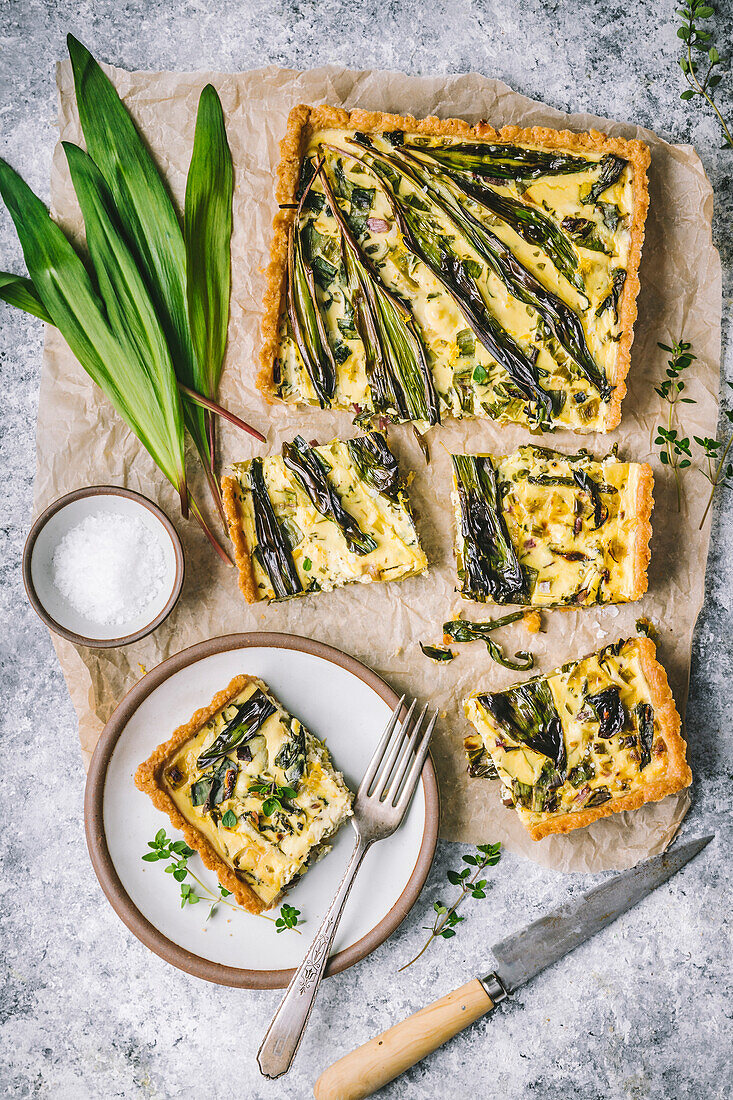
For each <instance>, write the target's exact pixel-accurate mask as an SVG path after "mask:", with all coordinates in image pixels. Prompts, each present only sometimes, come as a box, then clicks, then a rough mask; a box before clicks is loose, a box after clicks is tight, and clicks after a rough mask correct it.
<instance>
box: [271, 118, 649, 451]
mask: <svg viewBox="0 0 733 1100" xmlns="http://www.w3.org/2000/svg"><path fill="white" fill-rule="evenodd" d="M280 152H281V159H280V163H279V166H278V169H277V186H276V197H277V201H278V204H279V210H278V211H277V212H276V215H275V218H274V222H273V238H272V245H271V257H270V263H269V267H268V272H267V288H266V292H265V302H264V317H263V323H262V345H261V352H260V371H259V375H258V385H259V387H260V389H261V390H262V392H263V393H264V394H265V396H266V397H267V399H268V400H279V401H284V402H287V403H292V404H300V405H304V404H305V405H320V406H321V407H324V406H330V407H333V408H341V409H350V410H351V411H354V412H357V413H359V415H361V416H363V417H367V416H369V415H371V416H373V417H377V416H386V417H387V418H388V419H391V420H399V421H403V420H408V421H409V420H412V421H425V422H427V423H431V424H432V423H438V422H439V421H440V420H441V418H442V417H443V416H456V417H463V416H478V417H490V418H491V419H494V420H497V421H499V422H505V423H508V422H512V423H521V424H525V425H528V426H541V427H550V426H560V427H565V428H569V429H571V430H575V431H578V432H587V431H610V430H612V429H613V428H615V427H616V426H617V425H618V423H619V422H620V418H621V402H622V400H623V397H624V395H625V393H626V377H627V374H628V370H629V366H630V359H631V345H632V342H633V328H634V322H635V320H636V316H637V305H636V298H637V295H638V291H639V266H640V261H641V250H642V244H643V239H644V223H645V218H646V214H647V210H648V205H649V194H648V182H647V168H648V165H649V162H650V155H649V150H648V148H647V146H646V145H645V144H644V143H643V142H641V141H638V140H625V139H623V138H618V137H610V136H609V135H607V134H603V133H599V132H597V131H594V130H591V131H589V132H586V133H578V134H576V133H572V132H570V131H567V130H551V129H547V128H541V127H533V128H527V129H522V128H520V127H516V126H510V127H505V128H503V129H501V130H496V129H494V128H493V127H492V126H490V125H489V124H488V123H480V124H478V125H477V126H475V127H470V126H469V125H468V124H467V123H466V122H464V121H462V120H460V119H444V120H440V119H437V118H434V117H431V118H425V119H421V120H416V119H415V118H412V117H410V116H398V115H392V114H383V113H380V112H376V113H375V112H368V111H363V110H354V111H352V112H351V113H348V112H346V111H344V110H341V109H337V108H333V107H328V106H319V107H309V106H307V105H300V106H298V107H295V108H294V109H293V110H292V111H291V113H290V116H289V119H288V125H287V130H286V134H285V136H284V138H283V140H282V141H281V143H280ZM321 166H322V171H321V172H320V173H319V174H318V176H317V177H316V178H315V179H313V178H312V177H313V175H314V171H315V170H317V167H321ZM327 181H328V182H327ZM390 181H391V182H390ZM309 192H310V193H309ZM306 196H307V201H305V197H306ZM416 209H417V210H422V211H425V212H426V213H425V218H424V219H423V220H422V222H421V223H420V225H417V223H415V222H414V220H413V215H414V211H415V210H416ZM405 219H406V220H405ZM400 226H401V228H400ZM416 234H417V235H416ZM420 234H427V237H426V238H425V240H423V239H422V238H421V236H420ZM347 240H348V242H349V243H348V244H347V243H346V242H347ZM447 241H454V242H455V245H451V249H452V251H451V254H450V255H451V264H454V265H455V264H457V265H458V267H456V268H455V271H456V272H457V271H458V268H459V267H460V268H461V269H462V272H463V273H462V275H461V276H460V278H458V276H457V275H456V278H455V279H453V278H452V277H450V272H449V271H448V267H450V265H448V267H445V265H442V264H441V265H438V264H437V261H436V259H435V254H437V253H436V249H437V252H441V250H442V249H443V248H444V247H445V243H446V242H447ZM431 257H432V258H431ZM451 270H453V269H452V268H451ZM294 273H295V274H294ZM360 287H361V291H360V290H359V288H360ZM365 289H366V292H367V297H368V298H369V301H368V302H367V301H363V300H362V301H361V304H360V305H359V306H358V308H357V309H356V311H355V310H354V303H355V302H356V301H357V299H361V298H363V295H362V293H361V292H362V291H364V290H365ZM390 302H391V305H390ZM395 309H396V311H397V313H398V314H402V315H403V317H402V320H400V319H399V318H397V319H396V318H395V316H394V312H395ZM355 312H356V314H357V324H356V325H354V323H353V315H354V313H355ZM387 315H390V319H389V325H387V326H386V327H385V326H384V325H383V324H382V322H383V321H385V318H386V317H387ZM380 318H381V320H380ZM405 322H406V323H405ZM375 324H376V325H377V328H376V329H375V328H374V326H375ZM390 328H391V330H392V334H391V335H390V334H389V332H388V329H390ZM398 330H400V331H399V341H398V342H397V343H395V342H394V340H393V337H394V335H395V333H396V332H397V331H398ZM376 331H378V335H379V343H380V344H381V346H382V356H381V358H382V361H383V363H384V364H386V367H387V373H388V374H389V373H394V371H393V368H394V365H395V354H396V349H397V344H398V343H399V345H400V348H401V351H400V355H404V354H405V352H409V355H408V356H407V359H406V360H405V362H406V363H409V370H408V371H407V372H405V370H403V366H404V363H403V364H401V365H400V367H399V370H398V371H397V372H396V376H395V377H394V378H392V380H391V382H390V385H389V386H387V387H385V386H384V384H383V379H377V380H376V384H373V382H374V377H373V374H372V372H371V368H370V364H371V363H373V361H374V349H375V347H376V346H377V345H376V344H375V343H374V340H373V336H374V333H375V332H376ZM365 333H366V334H367V335H365ZM392 344H393V345H394V346H393V347H391V350H390V345H392ZM538 356H539V358H538ZM379 358H380V356H377V359H379ZM319 361H320V363H321V367H320V368H319V367H318V366H317V364H318V363H319ZM324 364H325V366H324ZM326 367H327V370H326V369H325V368H326ZM324 371H325V374H324V373H323V372H324ZM417 374H420V375H421V379H420V385H419V386H416V385H415V377H416V375H417ZM540 379H543V382H542V385H540ZM419 390H424V392H423V393H419V392H418V391H419Z"/></svg>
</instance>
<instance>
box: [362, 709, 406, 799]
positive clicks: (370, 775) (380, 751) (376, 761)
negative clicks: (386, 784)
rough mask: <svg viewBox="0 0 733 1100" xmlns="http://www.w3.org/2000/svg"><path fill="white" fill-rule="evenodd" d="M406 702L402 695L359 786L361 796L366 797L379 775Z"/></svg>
mask: <svg viewBox="0 0 733 1100" xmlns="http://www.w3.org/2000/svg"><path fill="white" fill-rule="evenodd" d="M404 701H405V697H404V695H402V696H401V697H400V699H399V700H398V701H397V705H396V707H395V708H394V710H393V711H392V717H391V718H390V720H389V722H388V723H387V728H386V729H385V731H384V733H383V734H382V738H381V740H380V742H379V744H378V745H377V747H376V749H375V750H374V754H373V756H372V758H371V760H370V761H369V765H368V767H367V770H366V771H365V772H364V778H363V779H362V781H361V785H360V786H359V794H361V795H365V794H366V793H367V791H368V790H369V786H370V784H371V782H372V780H373V779H374V776H375V775H376V774H377V768H378V767H379V765H380V764H381V762H382V757H383V756H384V753H385V750H386V748H387V745H388V744H389V741H390V738H391V737H392V732H393V730H394V728H395V725H396V724H397V719H398V717H399V713H400V711H401V710H402V704H403V703H404Z"/></svg>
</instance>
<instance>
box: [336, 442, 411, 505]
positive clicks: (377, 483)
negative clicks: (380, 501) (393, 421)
mask: <svg viewBox="0 0 733 1100" xmlns="http://www.w3.org/2000/svg"><path fill="white" fill-rule="evenodd" d="M346 446H347V449H348V452H349V457H350V458H351V461H352V462H353V463H354V465H355V466H356V468H357V470H358V471H359V476H360V477H361V478H362V479H363V480H364V481H366V482H367V484H368V485H371V487H372V488H373V489H376V490H377V492H379V493H384V495H385V496H387V497H389V499H390V500H394V501H396V500H398V499H399V497H400V494H401V492H402V483H401V481H400V471H399V468H398V466H397V459H396V458H395V456H394V455H393V454H392V452H391V451H390V449H389V447H388V446H387V443H386V441H385V438H384V436H383V435H382V433H381V432H369V433H368V434H367V435H363V436H359V437H358V438H357V439H350V440H349V441H348V442H347V444H346Z"/></svg>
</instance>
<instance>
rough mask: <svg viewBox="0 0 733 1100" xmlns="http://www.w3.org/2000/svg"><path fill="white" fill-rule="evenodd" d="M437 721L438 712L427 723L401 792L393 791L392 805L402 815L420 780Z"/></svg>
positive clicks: (397, 789)
mask: <svg viewBox="0 0 733 1100" xmlns="http://www.w3.org/2000/svg"><path fill="white" fill-rule="evenodd" d="M437 720H438V712H437V710H436V712H435V713H434V714H433V717H432V718H431V719H430V721H429V722H428V726H427V729H426V730H425V733H424V734H423V737H422V741H421V742H420V746H419V748H418V749H417V753H416V755H415V760H414V762H413V764H412V767H411V768H410V770H409V772H408V773H407V778H406V779H405V784H404V787H403V788H402V791H401V792H400V790H399V787H398V788H396V789H395V793H394V799H393V800H392V805H393V806H394V807H395V808H396V809H397V810H399V811H401V812H402V813H404V811H405V810H406V809H407V806H408V805H409V802H410V799H411V798H412V795H413V792H414V790H415V787H416V786H417V781H418V779H419V778H420V772H421V771H422V768H423V764H424V763H425V757H426V756H427V755H428V748H429V747H430V738H431V737H432V735H433V730H434V729H435V723H436V722H437ZM398 796H399V797H398Z"/></svg>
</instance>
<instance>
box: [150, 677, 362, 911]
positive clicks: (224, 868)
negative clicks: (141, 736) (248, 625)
mask: <svg viewBox="0 0 733 1100" xmlns="http://www.w3.org/2000/svg"><path fill="white" fill-rule="evenodd" d="M135 784H136V786H137V787H138V789H139V790H141V791H143V792H144V793H145V794H147V795H148V796H149V797H150V799H151V800H152V802H153V804H154V805H155V807H156V808H157V809H158V810H161V811H162V812H163V813H165V814H167V815H168V817H169V818H170V821H171V825H172V826H173V827H174V828H175V829H178V830H179V831H180V832H182V833H183V835H184V837H185V839H186V843H187V844H188V845H189V847H191V848H193V849H194V850H195V851H196V852H198V853H199V855H200V856H201V859H202V861H203V863H204V865H205V866H206V867H208V868H209V870H211V871H214V872H215V874H216V875H217V877H218V879H219V882H220V883H221V884H222V886H224V887H225V888H226V889H227V890H229V891H230V892H231V893H232V895H233V896H234V898H235V899H236V901H237V903H238V904H239V905H241V906H242V907H243V908H244V909H246V910H247V911H248V912H250V913H261V912H263V911H264V910H265V909H270V908H272V906H274V905H276V904H277V903H278V901H279V900H280V898H281V896H282V894H283V893H284V892H285V891H286V890H287V889H288V887H289V886H290V885H291V884H292V883H293V881H294V880H295V879H296V878H297V877H299V876H300V875H302V874H303V873H305V871H306V870H307V869H308V866H309V864H310V863H312V862H314V861H315V860H316V859H317V858H318V857H319V856H320V855H322V854H324V853H325V852H326V851H327V850H328V847H329V841H330V840H331V839H332V838H333V836H334V835H335V834H336V832H337V831H338V829H339V828H340V826H341V825H342V824H343V822H344V821H345V820H346V818H347V817H349V816H350V814H351V802H352V795H351V792H350V791H349V789H348V788H347V787H346V785H345V783H344V781H343V777H342V775H341V774H340V773H339V772H336V771H335V770H334V768H333V764H332V761H331V758H330V755H329V753H328V751H327V749H326V747H325V745H324V744H323V743H322V742H321V741H319V740H318V739H317V738H316V737H314V736H313V735H312V734H311V733H310V732H309V731H308V730H306V729H305V727H304V726H303V725H302V724H301V723H300V722H299V721H298V719H297V718H293V717H292V716H291V715H289V714H288V713H287V712H286V711H285V710H284V709H283V708H282V707H281V706H280V704H279V703H278V702H277V700H276V699H275V698H274V697H273V696H272V694H271V693H270V691H269V689H268V688H267V686H266V685H265V684H264V683H263V682H262V681H261V680H258V679H257V678H256V677H253V676H248V675H240V676H235V677H234V679H233V680H232V681H231V683H230V684H229V685H228V687H226V688H225V689H224V690H223V691H220V692H218V693H217V694H216V695H215V696H214V698H213V699H212V700H211V703H210V704H209V705H208V706H206V707H202V708H201V709H200V710H197V711H196V713H195V714H194V715H193V717H192V718H191V720H190V721H189V722H186V723H185V724H184V725H182V726H179V727H178V729H177V730H175V732H174V733H173V734H172V736H171V737H170V739H169V740H168V741H166V742H164V743H163V744H161V745H159V746H158V747H157V748H156V749H155V751H154V752H153V753H152V754H151V756H150V757H149V758H148V759H147V760H146V761H145V762H144V763H142V764H141V765H140V766H139V768H138V769H137V772H136V773H135Z"/></svg>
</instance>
